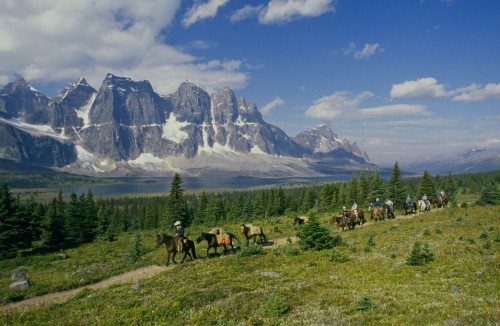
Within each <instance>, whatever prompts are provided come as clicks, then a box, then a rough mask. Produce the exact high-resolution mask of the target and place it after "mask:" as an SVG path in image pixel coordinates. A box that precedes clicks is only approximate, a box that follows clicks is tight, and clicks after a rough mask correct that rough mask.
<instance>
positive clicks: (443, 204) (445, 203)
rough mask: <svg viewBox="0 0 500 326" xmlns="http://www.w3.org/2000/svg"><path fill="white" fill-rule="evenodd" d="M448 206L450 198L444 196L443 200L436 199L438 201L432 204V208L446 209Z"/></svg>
mask: <svg viewBox="0 0 500 326" xmlns="http://www.w3.org/2000/svg"><path fill="white" fill-rule="evenodd" d="M446 206H448V196H447V195H444V197H443V200H442V201H441V199H440V198H439V197H436V200H434V202H433V203H432V207H446Z"/></svg>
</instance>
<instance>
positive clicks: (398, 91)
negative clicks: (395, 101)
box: [391, 77, 448, 98]
mask: <svg viewBox="0 0 500 326" xmlns="http://www.w3.org/2000/svg"><path fill="white" fill-rule="evenodd" d="M443 96H448V93H447V92H446V90H445V86H444V85H442V84H438V83H437V80H436V79H435V78H432V77H427V78H420V79H417V80H411V81H405V82H403V83H401V84H395V85H392V89H391V97H393V98H419V97H430V98H433V97H443Z"/></svg>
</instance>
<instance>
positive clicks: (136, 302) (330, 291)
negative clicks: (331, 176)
mask: <svg viewBox="0 0 500 326" xmlns="http://www.w3.org/2000/svg"><path fill="white" fill-rule="evenodd" d="M499 211H500V206H485V207H480V206H472V205H471V206H469V207H467V208H459V207H454V208H448V209H443V210H434V211H433V212H431V213H427V214H419V215H417V216H413V217H412V218H397V219H395V220H390V221H382V222H378V223H368V224H366V225H365V226H363V227H360V228H356V229H355V230H354V231H344V232H339V231H337V230H336V227H335V225H331V224H330V223H329V218H330V216H331V214H318V217H319V220H320V222H321V224H322V226H324V227H326V228H328V229H330V230H331V234H332V235H335V236H337V235H340V237H341V239H342V243H341V245H339V246H336V247H335V248H334V249H332V250H324V251H315V252H310V251H303V250H301V249H300V247H299V246H298V245H297V244H296V243H292V241H291V240H292V239H293V237H295V235H296V229H295V228H294V227H293V225H292V221H291V218H289V217H282V218H278V219H272V220H269V221H263V220H259V221H253V223H254V224H259V225H261V226H262V227H263V228H264V231H266V233H267V236H268V240H270V242H272V241H276V240H277V239H289V241H284V243H285V244H284V245H281V246H266V247H264V248H261V247H257V246H255V247H254V246H251V247H249V248H245V245H243V246H242V247H243V249H242V250H241V251H240V252H239V253H238V254H236V255H227V256H224V257H221V258H212V259H207V257H206V252H205V249H206V243H205V242H202V243H200V244H197V255H198V258H199V259H196V260H195V261H193V262H191V261H189V259H188V260H186V262H184V263H183V264H179V265H171V266H169V267H168V268H167V269H165V270H164V271H162V272H160V273H159V274H157V275H156V276H153V277H151V278H148V279H145V280H142V281H140V282H138V283H134V284H132V283H128V284H120V285H112V286H110V287H107V288H104V289H100V290H90V289H85V290H82V291H80V292H79V293H78V294H77V295H76V296H75V297H73V298H71V299H69V300H68V301H67V302H65V303H63V304H56V305H52V306H42V307H39V308H36V309H31V310H24V311H16V310H7V311H1V310H0V311H1V312H0V324H1V325H69V324H71V325H144V324H146V325H147V324H151V325H153V324H158V325H320V324H321V325H349V324H352V325H374V324H376V325H498V324H499V293H500V291H499V289H500V287H499V285H500V259H499V258H500V257H499V252H500V250H499V249H500V214H499ZM224 227H225V228H226V229H228V230H229V231H231V232H233V233H235V234H237V236H238V238H239V239H240V240H243V237H242V236H241V235H240V234H239V229H238V226H237V225H236V224H235V225H225V226H224ZM200 231H202V230H201V229H194V228H189V229H188V230H187V235H188V236H189V237H190V238H191V239H194V238H196V236H197V235H198V233H199V232H200ZM203 231H208V230H203ZM140 236H141V242H142V244H143V246H144V255H143V256H142V257H141V258H140V259H139V260H138V261H137V262H135V263H132V262H130V261H127V259H125V257H126V256H127V253H128V252H129V251H130V247H131V244H132V243H133V239H134V238H135V234H122V235H121V236H120V237H119V238H118V240H117V241H115V242H107V241H104V240H102V241H97V242H95V243H93V244H88V245H84V246H81V247H78V248H74V249H68V250H65V251H64V254H65V255H66V258H65V259H62V258H61V257H60V256H58V255H57V253H50V254H35V255H30V256H26V257H18V258H15V259H12V260H7V261H2V262H0V298H1V299H0V300H1V302H0V307H1V306H2V305H3V306H5V305H6V304H7V303H9V302H15V301H19V300H23V299H26V298H30V297H35V296H39V295H42V294H45V293H51V292H57V291H62V290H65V289H71V288H76V287H79V286H81V285H85V284H90V283H93V282H97V281H99V280H102V279H106V278H109V277H111V276H113V275H118V274H121V273H123V272H126V271H130V270H134V269H137V268H139V267H144V266H149V265H163V264H164V262H165V260H166V253H165V249H164V248H163V247H162V248H154V243H153V237H154V233H153V232H151V233H146V232H144V233H141V234H140ZM416 242H419V243H421V244H423V245H425V246H426V248H428V249H429V250H430V251H431V252H432V254H433V257H434V260H432V261H430V262H428V263H426V264H423V265H417V266H410V265H408V264H407V260H408V259H409V257H410V254H411V253H412V249H414V245H415V243H416ZM14 271H24V272H26V274H27V275H28V278H29V280H30V284H31V287H30V288H29V289H28V290H27V291H26V292H22V293H20V292H14V291H12V290H9V289H8V286H9V284H10V283H12V280H11V275H12V273H13V272H14Z"/></svg>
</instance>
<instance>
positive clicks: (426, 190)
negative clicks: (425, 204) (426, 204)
mask: <svg viewBox="0 0 500 326" xmlns="http://www.w3.org/2000/svg"><path fill="white" fill-rule="evenodd" d="M418 193H419V196H420V198H422V196H423V195H424V194H425V195H427V197H428V199H429V201H432V200H433V197H434V196H435V189H434V183H433V182H432V177H431V174H430V173H429V171H424V175H423V176H422V182H421V183H420V186H419V188H418Z"/></svg>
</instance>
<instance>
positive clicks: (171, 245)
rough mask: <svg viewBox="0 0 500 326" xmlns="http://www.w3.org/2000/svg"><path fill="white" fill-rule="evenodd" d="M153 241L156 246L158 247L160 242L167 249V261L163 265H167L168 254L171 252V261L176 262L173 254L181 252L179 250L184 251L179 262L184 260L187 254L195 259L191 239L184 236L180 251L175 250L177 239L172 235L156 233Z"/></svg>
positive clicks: (176, 248) (168, 260) (168, 261)
mask: <svg viewBox="0 0 500 326" xmlns="http://www.w3.org/2000/svg"><path fill="white" fill-rule="evenodd" d="M155 243H156V248H158V247H159V246H160V245H161V244H165V249H166V250H167V262H166V263H165V265H166V266H167V267H168V265H169V263H170V254H172V262H173V263H174V264H177V262H176V261H175V255H176V254H177V253H181V252H184V257H182V261H181V263H183V262H184V260H185V259H186V257H187V256H189V258H191V260H193V259H196V250H195V246H194V242H193V241H192V240H189V239H187V238H185V241H184V242H183V246H182V249H181V251H177V250H178V245H177V240H176V239H175V237H172V236H169V235H166V234H162V235H160V234H157V235H156V239H155Z"/></svg>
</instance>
